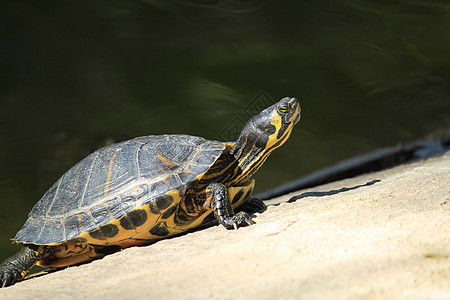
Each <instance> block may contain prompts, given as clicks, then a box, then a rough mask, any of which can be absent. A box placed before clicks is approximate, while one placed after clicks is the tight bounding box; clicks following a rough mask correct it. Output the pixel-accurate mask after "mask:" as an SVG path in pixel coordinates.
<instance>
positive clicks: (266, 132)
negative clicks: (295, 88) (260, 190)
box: [230, 97, 301, 181]
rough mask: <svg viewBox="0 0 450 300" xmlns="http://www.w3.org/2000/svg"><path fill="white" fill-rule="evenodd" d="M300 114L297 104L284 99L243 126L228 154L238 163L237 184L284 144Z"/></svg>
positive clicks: (292, 99)
mask: <svg viewBox="0 0 450 300" xmlns="http://www.w3.org/2000/svg"><path fill="white" fill-rule="evenodd" d="M300 111H301V109H300V105H299V103H298V100H297V99H295V98H290V97H286V98H283V99H281V100H280V101H279V102H277V103H275V104H274V105H272V106H270V107H268V108H266V109H265V110H263V111H262V112H260V113H259V114H257V115H256V116H254V117H253V118H251V119H250V120H249V121H248V122H247V124H246V125H245V126H244V128H243V129H242V132H241V135H240V136H239V138H238V140H237V142H236V144H235V145H234V147H233V148H232V149H231V150H230V154H232V155H233V156H234V157H235V158H236V159H237V160H238V161H239V162H238V165H239V170H240V171H239V173H241V175H240V176H238V177H241V178H240V180H239V181H242V180H244V179H248V178H249V177H250V176H251V175H253V174H254V173H255V172H256V171H257V170H258V168H259V167H260V166H261V165H262V164H263V163H264V161H265V160H266V159H267V157H268V156H269V154H270V153H271V152H272V151H273V150H274V149H276V148H278V147H280V146H281V145H283V144H284V142H286V140H287V139H288V138H289V136H290V134H291V131H292V129H293V128H294V126H295V124H297V123H298V121H299V120H300Z"/></svg>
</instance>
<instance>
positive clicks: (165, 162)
mask: <svg viewBox="0 0 450 300" xmlns="http://www.w3.org/2000/svg"><path fill="white" fill-rule="evenodd" d="M158 159H159V161H160V162H162V163H163V164H164V165H165V166H167V167H172V166H175V165H178V163H175V162H173V161H171V160H169V159H167V158H166V157H164V156H162V155H161V154H158Z"/></svg>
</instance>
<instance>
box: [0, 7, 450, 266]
mask: <svg viewBox="0 0 450 300" xmlns="http://www.w3.org/2000/svg"><path fill="white" fill-rule="evenodd" d="M449 28H450V5H449V4H448V1H438V0H437V1H421V0H415V1H362V0H333V1H331V0H329V1H325V0H324V1H247V2H242V1H241V2H239V1H231V0H229V1H208V0H203V1H169V0H167V1H162V0H161V1H156V0H153V1H152V0H148V1H143V0H142V1H138V0H134V1H126V0H122V1H115V0H109V1H92V0H90V1H31V0H30V1H17V0H11V1H5V0H3V1H1V4H0V104H1V105H0V143H1V147H0V193H1V200H0V201H1V208H0V259H1V258H3V257H5V256H6V255H9V254H11V253H13V252H14V251H15V250H16V249H18V247H16V246H12V245H11V244H10V241H9V238H10V237H12V236H14V234H15V233H16V232H17V230H18V229H19V228H20V227H21V226H22V224H23V223H24V221H25V220H26V218H27V214H28V212H29V210H30V209H31V208H32V207H33V205H34V204H35V203H36V202H37V201H38V200H39V199H40V197H41V196H42V194H43V193H44V192H45V191H46V190H47V189H48V188H49V187H50V186H51V185H52V184H53V183H54V182H55V181H56V180H57V179H58V178H59V177H60V176H61V175H62V174H63V173H64V172H65V171H66V170H67V169H69V168H70V167H71V166H73V165H74V164H75V163H76V162H78V161H79V160H80V159H82V158H83V157H85V156H86V155H88V154H89V153H91V152H92V151H94V150H96V149H98V148H100V147H102V146H104V145H106V144H108V143H110V142H111V141H122V140H125V139H129V138H133V137H136V136H141V135H150V134H162V133H186V134H192V135H199V136H203V137H206V138H209V139H219V140H222V139H229V140H232V139H234V137H235V135H236V132H238V131H239V129H240V127H241V126H242V122H245V121H246V120H247V119H248V118H249V116H250V115H251V114H252V113H253V112H255V111H257V110H258V109H259V108H260V107H261V105H263V106H264V105H266V104H267V105H268V104H270V103H272V102H275V101H278V100H279V99H280V98H282V97H285V96H291V97H297V98H298V99H299V100H300V103H301V105H302V120H301V121H300V123H299V124H298V125H297V127H296V128H295V130H294V132H293V134H292V136H291V138H290V140H289V141H288V142H287V143H286V144H285V145H284V146H283V147H282V148H280V149H278V150H277V151H275V152H274V153H273V154H272V155H271V157H270V158H269V160H268V161H267V162H266V164H265V165H264V166H263V168H261V169H260V171H259V172H258V173H257V174H256V176H255V177H256V180H257V191H263V190H265V189H269V188H271V187H273V186H275V185H278V184H280V183H283V182H286V181H288V180H292V179H295V178H297V177H301V176H303V175H305V174H307V173H309V172H312V171H314V170H316V169H318V168H322V167H325V166H327V165H330V164H332V163H335V162H337V161H339V160H341V159H344V158H348V157H351V156H353V155H356V154H360V153H364V152H368V151H371V150H374V149H376V148H379V147H383V146H388V145H394V144H397V143H399V142H407V141H411V140H414V139H416V138H420V137H423V136H426V135H427V134H430V133H435V132H439V131H440V130H444V129H448V128H450V55H449V53H450V30H449Z"/></svg>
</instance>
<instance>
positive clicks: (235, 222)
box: [219, 211, 255, 230]
mask: <svg viewBox="0 0 450 300" xmlns="http://www.w3.org/2000/svg"><path fill="white" fill-rule="evenodd" d="M219 222H220V223H221V224H222V225H223V226H225V227H226V228H227V229H234V230H237V229H238V228H239V225H243V224H246V225H253V224H255V222H253V220H252V218H251V217H250V216H249V215H248V214H247V213H246V212H243V211H241V212H239V213H237V214H235V215H234V216H232V217H230V218H223V219H222V220H220V219H219Z"/></svg>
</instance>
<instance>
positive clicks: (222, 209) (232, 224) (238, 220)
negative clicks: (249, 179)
mask: <svg viewBox="0 0 450 300" xmlns="http://www.w3.org/2000/svg"><path fill="white" fill-rule="evenodd" d="M206 195H207V196H206V198H207V200H206V201H205V207H207V208H211V209H212V210H213V211H214V216H215V217H216V219H217V220H218V221H219V223H220V224H222V225H223V226H225V228H227V229H233V228H234V229H237V228H238V226H239V225H241V224H247V225H252V224H254V222H253V221H252V219H251V218H250V216H249V215H248V214H247V213H246V212H244V211H241V212H239V213H237V214H234V211H233V206H232V204H231V200H230V195H229V193H228V189H227V188H226V187H225V186H224V185H223V184H221V183H211V184H210V185H208V187H207V188H206Z"/></svg>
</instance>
